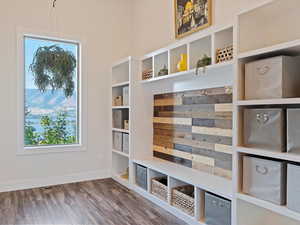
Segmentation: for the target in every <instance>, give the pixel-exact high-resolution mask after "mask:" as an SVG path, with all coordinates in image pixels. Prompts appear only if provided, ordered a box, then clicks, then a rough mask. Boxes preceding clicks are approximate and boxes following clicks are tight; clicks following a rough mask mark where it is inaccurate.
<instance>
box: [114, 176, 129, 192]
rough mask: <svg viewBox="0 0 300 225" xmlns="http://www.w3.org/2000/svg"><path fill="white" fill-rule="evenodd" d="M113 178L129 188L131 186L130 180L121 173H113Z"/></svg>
mask: <svg viewBox="0 0 300 225" xmlns="http://www.w3.org/2000/svg"><path fill="white" fill-rule="evenodd" d="M112 179H114V180H115V181H117V182H118V183H120V184H121V185H123V186H125V187H127V188H128V189H129V188H130V184H129V180H127V179H124V178H122V177H121V175H112Z"/></svg>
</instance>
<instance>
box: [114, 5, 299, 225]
mask: <svg viewBox="0 0 300 225" xmlns="http://www.w3.org/2000/svg"><path fill="white" fill-rule="evenodd" d="M284 2H285V1H267V2H266V4H262V5H260V6H259V7H258V8H253V9H251V10H247V11H243V12H241V13H240V14H239V15H238V17H237V23H236V24H234V25H230V26H226V27H223V28H221V29H216V28H211V29H208V30H205V31H203V32H199V33H197V34H194V35H191V36H190V37H187V38H184V39H181V40H178V41H176V43H174V44H172V45H169V46H167V47H165V48H162V49H159V50H157V51H155V52H152V53H150V54H147V55H146V56H144V57H143V58H142V59H141V60H140V65H138V64H134V63H132V60H131V58H129V59H125V60H122V61H121V62H119V63H117V64H115V65H114V67H113V74H115V75H116V77H113V79H112V80H113V85H112V87H113V89H119V88H122V87H124V86H127V85H128V86H129V87H130V93H131V98H130V100H131V101H130V104H129V105H128V106H126V107H125V106H113V107H112V111H113V110H128V111H129V118H134V120H130V129H129V130H124V129H120V128H112V131H118V132H123V133H128V134H129V135H130V152H129V154H124V153H122V152H119V151H117V150H116V149H113V150H112V155H113V157H112V160H113V162H112V167H113V169H112V177H113V178H114V179H115V180H116V181H118V182H120V183H121V184H123V185H125V186H126V187H128V188H130V189H132V190H134V191H136V192H138V193H139V194H141V195H142V196H143V197H145V198H147V199H149V200H151V201H152V202H154V203H156V204H158V205H160V206H162V207H163V208H164V209H166V210H168V211H169V212H171V213H172V214H174V215H176V216H178V217H179V218H181V219H183V220H185V221H186V222H188V224H195V225H199V224H201V225H205V216H204V209H205V204H204V193H205V192H210V193H214V194H216V195H218V196H221V197H223V198H226V199H229V200H231V204H232V225H261V224H272V225H282V224H285V225H297V224H299V223H300V214H299V213H297V212H294V211H292V210H290V209H288V208H287V207H286V206H278V205H275V204H273V203H270V202H267V201H264V200H260V199H257V198H254V197H251V196H249V195H246V194H244V193H243V192H242V180H243V156H244V155H254V156H262V157H267V158H271V159H275V160H285V161H289V162H297V163H300V155H297V154H291V153H280V152H272V151H268V150H263V149H254V148H248V147H245V146H243V110H244V109H245V108H249V107H255V106H259V107H261V106H272V107H273V106H293V107H294V106H296V105H299V106H300V96H299V98H298V97H297V98H284V99H259V100H245V97H244V96H245V91H244V89H245V79H244V77H245V74H244V73H245V69H244V68H245V64H246V63H248V62H251V61H255V60H258V59H264V58H268V57H272V56H278V55H291V56H297V55H300V40H299V39H298V38H299V36H300V35H299V34H298V33H299V31H295V33H291V32H290V30H289V32H281V27H280V28H278V26H277V23H274V22H273V21H274V18H277V16H278V15H279V14H281V15H282V13H283V12H286V14H289V10H293V16H291V17H290V18H287V17H286V16H280V18H278V19H279V20H280V24H285V25H286V24H290V23H292V22H293V21H292V20H291V18H294V17H295V16H296V15H298V14H299V13H298V12H296V11H295V9H296V8H297V7H294V8H293V9H292V8H291V7H288V6H287V5H288V4H285V3H284ZM295 2H296V1H295ZM295 4H298V3H295ZM266 18H268V19H266ZM295 21H297V20H295ZM271 22H272V24H270V23H271ZM293 23H294V22H293ZM288 27H289V26H286V27H285V28H284V29H286V28H287V29H290V28H288ZM266 28H268V29H266ZM272 31H273V32H272ZM274 32H275V33H276V34H277V35H274ZM278 32H280V33H278ZM258 33H259V34H260V35H259V37H260V38H257V34H258ZM287 33H288V35H286V34H287ZM268 40H270V41H269V42H268ZM230 45H232V46H233V49H234V54H233V55H234V58H233V60H231V61H227V62H222V63H217V60H216V52H217V49H219V48H224V47H228V46H230ZM181 54H187V70H186V71H182V72H178V70H177V63H178V61H179V60H180V57H181ZM204 54H206V55H207V56H210V57H211V58H212V62H211V65H208V66H206V68H205V72H203V70H202V69H200V73H199V75H198V76H196V75H195V68H196V63H197V61H198V60H199V59H200V58H201V57H202V56H203V55H204ZM133 65H134V66H133ZM165 66H166V68H167V69H168V74H166V75H163V76H158V73H159V71H160V70H161V69H162V68H163V67H165ZM121 71H122V72H121ZM143 71H150V73H149V74H152V76H151V77H150V78H149V79H147V80H142V72H143ZM125 73H127V75H124V74H125ZM221 85H224V86H231V85H233V86H234V92H233V94H234V99H233V103H234V104H233V108H234V110H233V121H234V123H233V152H232V155H233V180H232V181H230V180H227V179H224V178H221V177H216V176H214V175H210V174H207V173H202V172H199V171H196V170H193V169H191V168H186V167H182V166H179V165H178V164H173V163H170V162H168V161H164V160H161V159H157V158H155V157H153V143H152V142H153V126H152V117H153V95H154V94H157V93H169V92H177V91H185V90H198V89H201V88H209V87H218V86H221ZM113 93H114V91H113ZM115 93H117V94H119V92H118V91H116V92H115ZM113 96H114V94H113ZM136 165H141V166H144V167H146V168H147V176H148V177H147V182H148V186H147V189H146V190H144V189H143V188H141V187H139V186H138V185H137V183H136V179H137V177H136ZM128 167H129V177H130V179H129V180H124V179H122V178H121V177H120V174H121V173H122V172H124V171H125V170H126V169H127V168H128ZM158 174H164V175H165V176H167V178H168V193H169V194H170V190H171V188H172V187H174V185H178V184H182V183H185V184H189V185H193V186H194V187H195V215H194V216H190V215H188V214H186V213H184V212H183V211H181V210H179V209H178V208H175V207H173V206H172V205H171V202H170V197H168V201H167V202H166V201H163V200H161V199H160V198H157V197H156V196H154V195H153V194H152V193H151V185H150V183H151V178H152V177H154V176H156V175H158Z"/></svg>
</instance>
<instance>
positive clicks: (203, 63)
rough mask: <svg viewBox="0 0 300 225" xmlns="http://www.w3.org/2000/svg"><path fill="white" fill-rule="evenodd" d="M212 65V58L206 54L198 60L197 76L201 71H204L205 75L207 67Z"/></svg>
mask: <svg viewBox="0 0 300 225" xmlns="http://www.w3.org/2000/svg"><path fill="white" fill-rule="evenodd" d="M209 65H211V57H208V56H207V55H206V54H204V55H203V57H202V58H201V59H199V60H198V62H197V66H196V75H198V74H199V69H200V68H202V69H203V73H205V69H206V66H209Z"/></svg>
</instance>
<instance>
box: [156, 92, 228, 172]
mask: <svg viewBox="0 0 300 225" xmlns="http://www.w3.org/2000/svg"><path fill="white" fill-rule="evenodd" d="M153 130H154V135H153V152H154V153H153V154H154V156H155V157H158V158H161V159H164V160H168V161H171V162H174V163H178V164H181V165H183V166H187V167H190V168H194V169H196V170H201V171H204V172H207V173H211V174H215V175H217V176H221V177H226V178H231V171H232V89H231V88H230V87H220V88H210V89H203V90H197V91H187V92H179V93H168V94H160V95H155V96H154V115H153Z"/></svg>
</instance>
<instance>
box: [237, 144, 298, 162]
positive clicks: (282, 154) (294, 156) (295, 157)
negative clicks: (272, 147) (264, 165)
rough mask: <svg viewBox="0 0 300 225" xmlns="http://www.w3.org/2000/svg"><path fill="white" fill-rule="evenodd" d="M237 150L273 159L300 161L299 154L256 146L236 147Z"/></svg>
mask: <svg viewBox="0 0 300 225" xmlns="http://www.w3.org/2000/svg"><path fill="white" fill-rule="evenodd" d="M236 150H237V152H240V153H245V154H251V155H257V156H264V157H269V158H275V159H282V160H287V161H292V162H300V154H293V153H286V152H273V151H268V150H264V149H256V148H246V147H237V148H236Z"/></svg>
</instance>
